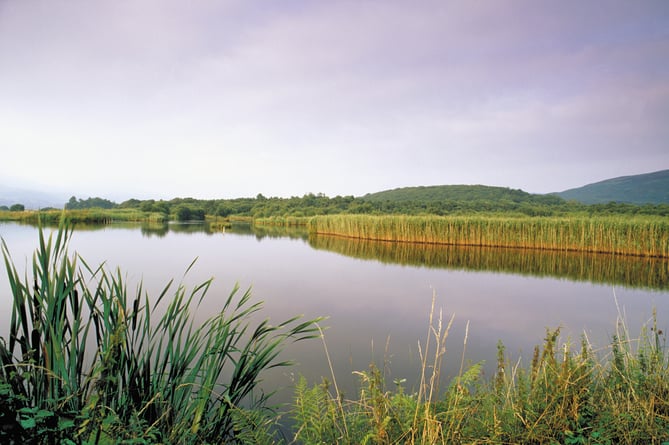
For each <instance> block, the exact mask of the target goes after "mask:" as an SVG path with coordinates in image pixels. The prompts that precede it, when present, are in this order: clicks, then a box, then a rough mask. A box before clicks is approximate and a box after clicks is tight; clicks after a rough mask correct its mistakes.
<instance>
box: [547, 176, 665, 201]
mask: <svg viewBox="0 0 669 445" xmlns="http://www.w3.org/2000/svg"><path fill="white" fill-rule="evenodd" d="M555 195H557V196H560V197H561V198H564V199H566V200H568V201H569V200H575V201H579V202H582V203H584V204H605V203H608V202H612V201H613V202H625V203H630V204H669V170H660V171H656V172H652V173H644V174H640V175H631V176H620V177H617V178H612V179H606V180H604V181H599V182H595V183H593V184H587V185H584V186H583V187H577V188H573V189H569V190H565V191H563V192H559V193H555Z"/></svg>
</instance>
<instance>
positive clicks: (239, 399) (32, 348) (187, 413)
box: [0, 225, 317, 444]
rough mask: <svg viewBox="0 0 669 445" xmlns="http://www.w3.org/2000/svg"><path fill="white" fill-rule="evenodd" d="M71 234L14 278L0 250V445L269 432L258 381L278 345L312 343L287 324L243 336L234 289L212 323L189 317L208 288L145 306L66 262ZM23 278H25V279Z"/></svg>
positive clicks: (305, 326) (246, 314)
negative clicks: (1, 271)
mask: <svg viewBox="0 0 669 445" xmlns="http://www.w3.org/2000/svg"><path fill="white" fill-rule="evenodd" d="M71 233H72V231H71V229H68V227H67V226H66V225H63V226H61V228H60V229H59V230H58V232H57V233H56V234H55V236H54V234H53V233H52V234H51V235H49V236H48V237H46V236H45V235H44V233H43V230H42V229H40V231H39V247H38V248H37V250H36V252H35V254H34V256H33V261H32V267H31V269H30V270H27V271H26V272H25V274H22V273H20V272H19V271H18V270H17V269H16V267H15V265H14V264H13V262H12V259H11V256H10V253H9V251H8V249H7V246H6V244H5V242H4V240H3V242H2V252H3V256H4V261H5V266H6V269H7V274H8V277H9V284H10V290H11V296H12V299H13V308H12V314H11V322H10V326H9V329H8V332H7V333H6V336H4V337H2V338H0V396H1V397H0V442H2V443H65V444H74V443H86V444H98V443H133V444H139V443H175V444H176V443H220V442H231V443H239V442H242V441H243V440H244V439H243V438H244V437H251V436H254V435H257V436H261V435H264V437H266V438H271V437H273V433H272V432H271V431H270V428H269V426H270V425H271V419H273V418H274V417H273V412H272V411H271V410H270V407H271V406H270V405H269V404H268V402H269V397H270V396H271V394H265V393H263V392H262V391H259V388H258V383H259V381H260V379H261V375H262V373H263V371H264V370H266V369H268V368H272V367H276V366H286V365H288V364H289V362H287V361H283V360H279V353H280V351H281V349H282V346H283V345H284V344H285V343H286V342H289V341H297V340H301V339H306V338H311V337H313V336H314V335H316V332H317V330H316V328H315V326H314V323H315V321H317V320H309V321H301V320H300V318H299V317H294V318H291V319H289V320H285V321H283V322H281V323H279V324H277V325H272V324H270V323H269V320H264V321H261V322H259V323H258V324H256V325H254V324H253V323H252V318H255V317H256V315H257V313H258V311H260V310H261V307H262V305H261V303H253V302H252V301H251V295H250V293H249V292H248V291H247V292H244V293H241V294H240V292H239V289H238V288H234V289H233V290H232V292H231V293H230V294H229V295H228V296H227V298H224V299H223V300H222V307H221V310H220V312H219V313H217V314H214V315H213V316H211V317H210V318H208V319H207V320H206V321H205V322H203V323H202V324H200V325H197V326H196V325H195V324H194V322H193V318H192V316H191V311H193V310H195V308H196V307H197V306H198V305H199V303H200V302H201V301H202V300H203V299H204V298H205V296H206V294H207V290H208V289H209V287H210V284H211V280H209V281H206V282H204V283H202V284H200V285H199V286H196V287H195V288H194V289H192V290H190V291H188V290H187V289H186V288H185V287H184V286H183V285H179V286H177V287H176V288H174V286H173V282H172V281H170V282H169V283H168V284H167V285H166V286H165V288H164V289H163V291H162V292H161V293H160V295H158V296H155V297H149V296H148V295H147V294H145V293H144V291H143V290H142V286H141V285H140V286H139V287H138V289H137V291H136V292H135V293H131V292H129V291H128V290H127V288H126V283H125V282H124V279H123V275H122V274H121V272H120V271H116V272H110V271H108V270H106V269H105V268H104V266H98V267H91V266H90V265H88V264H87V263H86V262H85V261H84V260H83V259H82V258H80V257H79V256H77V255H76V254H75V255H72V256H70V255H69V254H68V252H67V244H68V240H69V238H70V236H71ZM29 272H30V275H29Z"/></svg>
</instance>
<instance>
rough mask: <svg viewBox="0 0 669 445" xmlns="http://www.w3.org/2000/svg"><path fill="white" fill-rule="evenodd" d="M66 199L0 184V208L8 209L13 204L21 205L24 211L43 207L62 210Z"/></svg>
mask: <svg viewBox="0 0 669 445" xmlns="http://www.w3.org/2000/svg"><path fill="white" fill-rule="evenodd" d="M66 199H67V198H64V197H62V196H58V195H55V194H51V193H45V192H39V191H35V190H28V189H22V188H16V187H9V186H5V185H2V184H0V206H7V207H10V206H12V205H13V204H23V205H24V206H25V207H26V209H40V208H45V207H54V208H63V203H64V202H65V201H66Z"/></svg>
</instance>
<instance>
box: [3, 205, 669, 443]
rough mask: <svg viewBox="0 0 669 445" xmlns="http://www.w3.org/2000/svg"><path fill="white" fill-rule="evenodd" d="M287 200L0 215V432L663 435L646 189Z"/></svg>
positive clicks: (659, 319) (89, 437)
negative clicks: (527, 204) (434, 202)
mask: <svg viewBox="0 0 669 445" xmlns="http://www.w3.org/2000/svg"><path fill="white" fill-rule="evenodd" d="M289 201H290V200H279V199H275V198H264V197H262V196H259V197H256V198H251V199H248V200H233V201H225V202H215V203H207V202H194V201H193V202H181V201H180V202H175V203H170V202H137V203H126V205H125V206H124V207H125V208H115V209H74V210H69V211H67V212H65V213H63V212H62V211H53V210H52V211H47V212H41V214H39V215H37V214H36V213H37V212H34V213H33V214H32V215H30V216H29V214H30V212H9V213H11V218H9V217H8V216H9V213H7V214H6V215H5V216H6V217H5V219H6V220H8V219H11V221H6V222H4V223H0V235H1V236H2V238H3V241H4V247H3V250H4V254H5V258H6V268H7V273H5V274H3V275H2V276H1V277H0V290H1V292H2V293H1V294H0V296H1V299H0V305H2V307H1V308H0V309H1V310H0V326H1V327H2V332H0V336H2V338H3V343H2V348H1V349H2V353H3V355H2V360H3V373H2V376H3V381H2V391H3V397H4V398H3V400H4V402H3V404H4V405H3V410H2V412H1V413H0V415H1V416H2V417H1V418H0V419H1V420H2V422H3V430H2V431H3V433H2V434H5V435H6V437H11V438H13V439H15V440H17V441H18V440H19V439H21V440H28V439H30V438H35V437H37V438H39V440H42V441H43V442H44V443H47V442H48V441H49V440H51V439H53V440H61V441H63V442H65V443H70V442H67V441H68V440H69V441H72V443H116V442H118V441H121V440H124V441H125V442H126V443H154V442H163V443H192V442H193V441H201V442H209V443H217V442H220V441H230V442H234V441H236V442H239V443H277V442H283V443H351V444H353V443H551V442H554V443H593V444H594V443H664V442H666V441H669V433H667V431H669V429H668V428H667V426H668V425H669V383H668V382H669V371H668V369H669V358H668V356H667V351H666V334H665V333H666V331H667V320H666V314H669V277H668V275H669V263H668V261H669V260H668V259H667V258H666V256H667V255H666V252H667V232H668V230H667V222H666V215H665V214H663V213H662V212H665V209H664V208H662V206H659V207H657V206H654V207H653V206H646V207H644V206H624V205H617V206H609V208H607V207H606V206H600V207H597V206H577V205H575V204H573V203H570V204H560V205H556V206H544V207H542V206H541V205H538V204H537V207H533V208H532V211H529V210H528V208H524V209H520V208H511V207H512V205H511V204H509V206H511V207H509V208H504V209H502V210H500V211H496V212H490V211H485V212H472V211H471V209H465V210H466V211H460V212H454V213H452V214H448V215H443V214H436V213H435V214H427V213H425V211H424V210H417V211H416V212H409V211H407V208H406V207H404V208H403V209H402V210H403V212H404V213H400V212H397V213H390V214H385V215H383V214H379V212H380V210H379V209H380V207H379V208H377V207H374V206H375V205H376V204H373V203H369V202H366V203H365V202H361V201H359V200H358V199H357V198H353V199H351V198H341V197H339V198H326V197H323V196H318V195H311V196H305V197H303V198H297V199H295V200H294V201H296V202H297V204H295V205H294V206H293V207H291V206H292V205H293V204H294V203H291V202H289ZM384 205H386V206H387V204H384ZM463 205H464V204H463ZM470 205H471V204H470ZM180 206H181V207H180ZM183 207H189V208H190V210H191V212H190V213H189V215H190V216H193V215H195V216H197V217H199V216H200V215H203V218H202V219H196V220H190V221H188V222H185V221H184V222H178V220H179V219H180V218H179V214H180V213H179V209H180V208H181V214H182V215H183V214H185V213H186V212H185V211H184V210H183ZM365 208H366V210H365ZM198 209H199V210H202V211H201V212H199V211H197V210H198ZM286 209H289V210H288V211H286ZM324 209H329V210H327V211H326V210H324ZM336 209H339V210H336ZM355 209H357V211H354V210H355ZM362 210H365V212H368V213H365V212H362ZM0 213H2V212H0ZM19 213H21V214H20V215H19ZM530 213H533V215H530ZM536 213H539V215H536ZM45 215H49V216H48V217H45ZM86 215H89V218H88V219H86ZM90 215H94V217H90ZM34 218H38V219H40V221H42V226H43V227H42V229H40V228H39V226H38V225H36V224H34V223H33V224H31V222H33V221H35V219H34ZM262 218H269V219H262ZM68 219H69V222H68V223H67V224H69V225H67V226H65V227H63V228H61V229H60V231H59V229H58V226H55V225H49V224H57V223H60V222H61V220H63V221H64V220H68ZM167 221H171V222H169V223H168V222H167ZM253 221H255V222H256V224H253ZM101 223H102V224H101ZM67 227H74V230H73V231H72V232H69V231H68V229H67ZM400 235H401V236H404V237H405V238H400V237H399V236H400ZM417 236H418V238H417ZM453 236H457V237H460V238H456V239H454V238H452V237H453ZM49 237H51V241H49ZM440 237H446V238H440ZM487 240H491V241H487ZM607 243H608V244H607ZM586 245H587V246H590V247H584V246H586ZM593 246H595V247H593ZM66 248H67V249H66ZM35 251H36V252H37V253H36V254H35V256H33V252H35ZM212 278H213V279H212ZM170 280H172V281H171V284H170V286H168V283H170ZM300 315H301V318H295V317H296V316H300ZM321 317H323V318H321ZM267 319H268V320H269V321H268V322H265V320H267ZM213 351H215V353H213ZM54 357H58V359H59V360H56V359H54ZM289 362H290V363H289ZM284 365H285V366H284ZM17 413H18V414H17ZM12 434H14V436H11V435H12ZM17 443H18V442H17Z"/></svg>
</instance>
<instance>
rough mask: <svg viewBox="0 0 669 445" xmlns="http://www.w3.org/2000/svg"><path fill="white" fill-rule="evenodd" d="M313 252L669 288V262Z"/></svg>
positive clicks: (342, 245)
mask: <svg viewBox="0 0 669 445" xmlns="http://www.w3.org/2000/svg"><path fill="white" fill-rule="evenodd" d="M309 244H310V245H311V246H312V247H313V248H315V249H323V250H329V251H333V252H337V253H340V254H342V255H346V256H350V257H354V258H362V259H370V260H377V261H381V262H384V263H395V264H403V265H413V266H425V267H435V268H444V269H464V270H475V271H490V272H508V273H516V274H526V275H534V276H550V277H558V278H567V279H570V280H576V281H590V282H595V283H607V284H617V285H623V286H629V287H644V288H653V289H667V288H669V261H668V260H667V259H662V258H650V257H633V256H621V255H610V254H591V253H584V252H562V251H554V250H534V249H511V248H505V249H502V248H492V247H466V246H451V245H440V244H415V243H406V242H404V243H402V242H389V241H371V240H360V239H352V238H342V237H334V236H322V235H311V236H310V237H309Z"/></svg>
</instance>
